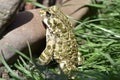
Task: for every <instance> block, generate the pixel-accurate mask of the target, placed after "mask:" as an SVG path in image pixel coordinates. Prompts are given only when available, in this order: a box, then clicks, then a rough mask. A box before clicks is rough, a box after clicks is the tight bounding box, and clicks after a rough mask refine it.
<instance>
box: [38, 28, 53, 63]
mask: <svg viewBox="0 0 120 80" xmlns="http://www.w3.org/2000/svg"><path fill="white" fill-rule="evenodd" d="M54 48H55V37H54V35H53V34H51V32H50V31H49V29H47V30H46V48H45V50H44V51H43V52H42V53H41V55H40V56H39V62H40V64H41V65H47V64H49V63H50V62H51V61H52V60H53V53H54Z"/></svg>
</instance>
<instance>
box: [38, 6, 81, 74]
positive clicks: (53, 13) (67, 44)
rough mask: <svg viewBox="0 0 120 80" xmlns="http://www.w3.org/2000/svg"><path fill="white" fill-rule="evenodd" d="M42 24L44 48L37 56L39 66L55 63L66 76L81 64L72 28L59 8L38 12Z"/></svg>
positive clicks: (49, 8)
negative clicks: (43, 25) (43, 27)
mask: <svg viewBox="0 0 120 80" xmlns="http://www.w3.org/2000/svg"><path fill="white" fill-rule="evenodd" d="M40 15H41V18H42V21H43V24H45V26H46V47H45V50H44V51H43V52H42V53H41V54H40V56H39V62H40V64H41V65H48V64H50V62H52V61H55V62H57V63H58V64H59V67H60V69H61V70H62V71H63V72H64V73H65V74H66V73H70V72H71V71H74V70H76V69H77V66H78V65H80V64H81V57H80V56H81V53H80V52H79V51H78V45H77V40H76V37H75V34H74V32H73V30H74V27H73V26H72V23H71V21H70V19H69V18H68V16H66V14H64V13H63V12H62V10H61V9H60V7H57V6H51V7H48V8H44V9H41V10H40Z"/></svg>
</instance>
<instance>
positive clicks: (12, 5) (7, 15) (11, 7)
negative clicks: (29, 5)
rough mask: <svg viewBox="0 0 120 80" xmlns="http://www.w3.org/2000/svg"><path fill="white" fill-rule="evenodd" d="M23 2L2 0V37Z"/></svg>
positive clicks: (0, 25)
mask: <svg viewBox="0 0 120 80" xmlns="http://www.w3.org/2000/svg"><path fill="white" fill-rule="evenodd" d="M21 2H22V0H12V1H10V0H0V35H1V34H2V32H3V31H4V29H5V27H7V25H8V24H9V23H10V22H11V20H12V19H13V18H12V17H13V16H14V15H15V12H16V11H17V9H18V7H19V5H20V4H21Z"/></svg>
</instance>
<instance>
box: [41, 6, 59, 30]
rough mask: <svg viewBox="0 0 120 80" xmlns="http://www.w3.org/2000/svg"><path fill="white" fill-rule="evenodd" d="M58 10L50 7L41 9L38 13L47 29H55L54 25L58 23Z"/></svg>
mask: <svg viewBox="0 0 120 80" xmlns="http://www.w3.org/2000/svg"><path fill="white" fill-rule="evenodd" d="M59 13H60V10H59V8H58V7H56V6H52V7H49V8H45V9H42V10H41V11H40V14H41V17H42V20H43V23H44V24H45V25H46V26H47V28H52V29H53V28H55V25H56V24H57V23H58V21H59V19H60V18H59V16H60V14H59Z"/></svg>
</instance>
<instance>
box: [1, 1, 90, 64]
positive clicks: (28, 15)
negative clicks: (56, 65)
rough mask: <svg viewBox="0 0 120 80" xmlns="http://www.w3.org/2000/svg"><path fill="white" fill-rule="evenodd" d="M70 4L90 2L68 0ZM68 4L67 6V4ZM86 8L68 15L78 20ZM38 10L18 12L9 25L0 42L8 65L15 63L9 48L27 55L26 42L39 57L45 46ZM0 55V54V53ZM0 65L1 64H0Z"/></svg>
mask: <svg viewBox="0 0 120 80" xmlns="http://www.w3.org/2000/svg"><path fill="white" fill-rule="evenodd" d="M68 1H69V2H70V3H72V2H71V1H73V3H75V2H74V1H76V3H78V2H79V3H78V4H81V3H84V4H88V3H90V0H68ZM69 2H68V3H67V4H69ZM79 7H80V6H69V7H68V6H67V7H63V9H62V10H63V11H64V12H65V13H67V14H69V12H70V13H73V12H74V11H76V10H77V9H79ZM87 10H88V8H84V9H82V12H81V9H80V10H78V11H77V13H76V12H74V14H69V15H71V16H72V17H75V18H76V19H80V18H81V17H82V16H83V15H85V14H86V12H87ZM39 11H40V9H34V10H30V11H24V12H20V13H18V14H17V15H16V17H15V19H14V21H13V22H12V24H11V25H9V28H8V31H7V32H8V33H6V35H5V36H4V37H3V38H2V39H1V40H0V51H2V53H3V56H4V58H5V59H6V61H7V62H8V63H12V62H13V61H16V57H15V55H16V53H15V52H14V51H13V50H11V48H10V47H8V46H11V47H14V48H15V49H17V50H19V51H23V52H24V53H27V52H26V51H27V50H26V49H27V41H28V42H29V44H30V45H31V50H32V53H33V54H37V55H38V56H37V57H39V55H40V53H41V51H42V48H43V47H44V44H45V40H44V38H45V26H44V25H43V23H42V21H41V17H40V14H39ZM0 54H1V53H0ZM0 65H2V63H1V62H0Z"/></svg>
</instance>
